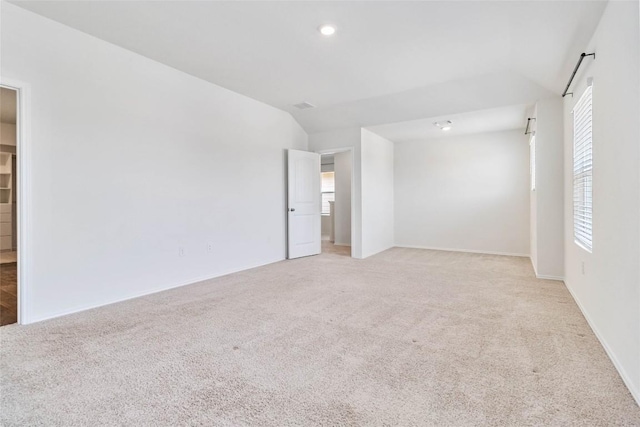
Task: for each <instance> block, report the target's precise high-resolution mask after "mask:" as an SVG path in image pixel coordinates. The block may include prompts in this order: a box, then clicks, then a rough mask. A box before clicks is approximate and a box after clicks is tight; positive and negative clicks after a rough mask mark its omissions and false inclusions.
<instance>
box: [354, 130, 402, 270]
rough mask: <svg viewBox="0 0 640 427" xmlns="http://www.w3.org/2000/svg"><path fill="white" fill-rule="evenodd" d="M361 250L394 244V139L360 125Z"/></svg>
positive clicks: (372, 250) (368, 253)
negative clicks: (392, 140) (362, 127)
mask: <svg viewBox="0 0 640 427" xmlns="http://www.w3.org/2000/svg"><path fill="white" fill-rule="evenodd" d="M361 138H362V146H361V153H362V254H363V257H365V258H366V257H368V256H371V255H373V254H376V253H378V252H381V251H384V250H386V249H389V248H391V247H393V246H394V227H393V225H394V208H393V206H394V198H393V193H394V185H393V182H394V176H393V169H394V163H393V158H394V153H393V143H392V142H391V141H389V140H387V139H385V138H383V137H381V136H379V135H377V134H375V133H373V132H371V131H369V130H367V129H362V135H361Z"/></svg>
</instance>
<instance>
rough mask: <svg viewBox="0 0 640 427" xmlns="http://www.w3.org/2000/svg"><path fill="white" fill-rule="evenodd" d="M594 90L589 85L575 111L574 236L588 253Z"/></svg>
mask: <svg viewBox="0 0 640 427" xmlns="http://www.w3.org/2000/svg"><path fill="white" fill-rule="evenodd" d="M591 89H592V86H591V85H589V86H588V87H587V89H586V90H585V91H584V93H583V94H582V96H581V97H580V99H579V100H578V102H577V103H576V105H575V107H574V109H573V234H574V237H575V241H576V243H577V244H579V245H580V246H582V247H584V248H585V249H587V250H588V251H589V252H591V249H592V244H593V241H592V222H593V161H592V157H593V156H592V152H593V151H592V145H593V141H592V124H591V119H592V109H591V101H592V99H591Z"/></svg>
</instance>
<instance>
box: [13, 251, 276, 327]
mask: <svg viewBox="0 0 640 427" xmlns="http://www.w3.org/2000/svg"><path fill="white" fill-rule="evenodd" d="M284 260H285V258H281V259H277V260H274V261H268V262H264V263H260V264H257V265H253V266H250V267H247V268H240V269H234V270H232V271H226V272H223V273H220V274H216V275H213V276H206V277H196V278H193V279H189V280H187V281H184V282H180V283H178V284H172V285H168V286H163V287H160V288H158V289H151V290H148V291H144V292H140V293H137V294H133V295H128V296H126V297H124V298H119V299H114V300H111V301H108V302H105V303H100V304H92V305H89V306H84V307H74V308H71V309H68V310H63V311H59V312H56V313H53V314H46V315H44V316H41V317H38V318H36V319H28V321H27V322H24V323H21V324H22V325H29V324H31V323H38V322H43V321H45V320H51V319H55V318H57V317H62V316H68V315H70V314H75V313H80V312H83V311H87V310H93V309H94V308H100V307H105V306H107V305H111V304H117V303H119V302H125V301H128V300H132V299H135V298H140V297H144V296H147V295H153V294H157V293H158V292H164V291H169V290H171V289H176V288H180V287H182V286H188V285H195V284H196V283H199V282H204V281H206V280H211V279H216V278H218V277H223V276H227V275H229V274H233V273H238V272H240V271H245V270H251V269H252V268H258V267H262V266H265V265H269V264H273V263H276V262H280V261H284Z"/></svg>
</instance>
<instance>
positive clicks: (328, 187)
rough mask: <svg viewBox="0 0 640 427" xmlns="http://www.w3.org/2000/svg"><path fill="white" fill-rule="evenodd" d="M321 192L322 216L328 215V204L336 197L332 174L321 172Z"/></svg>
mask: <svg viewBox="0 0 640 427" xmlns="http://www.w3.org/2000/svg"><path fill="white" fill-rule="evenodd" d="M316 188H317V187H316ZM321 191H322V215H329V202H333V201H334V200H335V196H336V193H335V174H334V172H322V190H321Z"/></svg>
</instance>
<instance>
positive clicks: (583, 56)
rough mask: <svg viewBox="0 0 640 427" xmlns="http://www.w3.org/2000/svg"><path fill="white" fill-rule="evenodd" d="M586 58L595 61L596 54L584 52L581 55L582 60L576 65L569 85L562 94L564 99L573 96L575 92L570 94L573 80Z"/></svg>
mask: <svg viewBox="0 0 640 427" xmlns="http://www.w3.org/2000/svg"><path fill="white" fill-rule="evenodd" d="M585 56H593V59H596V54H595V52H593V53H584V52H582V53H581V54H580V59H579V60H578V63H577V64H576V68H574V69H573V73H571V78H570V79H569V83H567V87H566V88H564V92H562V97H563V98H564V97H565V96H567V95H568V94H569V93H570V94H571V95H573V92H569V87H570V86H571V82H573V78H574V77H575V76H576V73H577V72H578V68H580V64H582V61H583V60H584V58H585ZM567 92H569V93H567Z"/></svg>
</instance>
